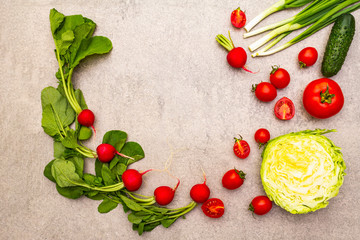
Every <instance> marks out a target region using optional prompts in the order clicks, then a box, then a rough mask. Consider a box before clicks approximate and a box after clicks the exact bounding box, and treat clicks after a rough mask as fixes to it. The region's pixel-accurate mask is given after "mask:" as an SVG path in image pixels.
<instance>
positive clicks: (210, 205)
mask: <svg viewBox="0 0 360 240" xmlns="http://www.w3.org/2000/svg"><path fill="white" fill-rule="evenodd" d="M201 209H202V210H203V212H204V213H205V215H206V216H208V217H211V218H219V217H221V216H222V215H224V211H225V208H224V203H223V202H222V201H221V200H220V199H218V198H210V199H208V200H207V201H206V202H204V203H203V205H202V206H201Z"/></svg>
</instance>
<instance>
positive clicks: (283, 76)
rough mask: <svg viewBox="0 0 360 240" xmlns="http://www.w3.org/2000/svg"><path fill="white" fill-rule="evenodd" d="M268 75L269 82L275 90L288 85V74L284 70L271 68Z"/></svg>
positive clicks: (276, 67)
mask: <svg viewBox="0 0 360 240" xmlns="http://www.w3.org/2000/svg"><path fill="white" fill-rule="evenodd" d="M272 69H273V70H272V71H271V73H270V82H271V84H272V85H274V87H276V88H279V89H281V88H285V87H286V86H287V85H289V83H290V74H289V73H288V71H286V70H285V69H284V68H279V67H278V66H273V67H272Z"/></svg>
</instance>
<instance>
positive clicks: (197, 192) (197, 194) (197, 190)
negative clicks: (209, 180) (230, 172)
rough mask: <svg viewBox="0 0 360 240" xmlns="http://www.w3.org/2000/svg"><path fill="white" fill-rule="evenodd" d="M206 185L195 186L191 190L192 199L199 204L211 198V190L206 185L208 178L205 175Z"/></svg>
mask: <svg viewBox="0 0 360 240" xmlns="http://www.w3.org/2000/svg"><path fill="white" fill-rule="evenodd" d="M204 179H205V180H204V183H201V184H196V185H194V186H193V187H192V188H191V190H190V197H191V198H192V199H193V200H194V201H195V202H197V203H203V202H205V201H206V200H208V198H209V196H210V189H209V187H208V186H207V185H206V176H205V174H204Z"/></svg>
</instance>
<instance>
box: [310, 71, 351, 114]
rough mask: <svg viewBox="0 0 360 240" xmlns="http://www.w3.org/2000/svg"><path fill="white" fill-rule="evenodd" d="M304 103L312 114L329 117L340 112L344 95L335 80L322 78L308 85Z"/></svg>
mask: <svg viewBox="0 0 360 240" xmlns="http://www.w3.org/2000/svg"><path fill="white" fill-rule="evenodd" d="M303 104H304V108H305V110H306V111H307V112H308V113H309V114H310V115H311V116H313V117H316V118H329V117H331V116H334V115H335V114H337V113H338V112H340V110H341V109H342V107H343V106H344V95H343V93H342V91H341V88H340V86H339V85H338V84H337V83H336V82H335V81H333V80H331V79H329V78H320V79H317V80H314V81H312V82H311V83H309V84H308V85H307V86H306V88H305V90H304V95H303Z"/></svg>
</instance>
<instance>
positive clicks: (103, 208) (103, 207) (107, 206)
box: [98, 198, 118, 213]
mask: <svg viewBox="0 0 360 240" xmlns="http://www.w3.org/2000/svg"><path fill="white" fill-rule="evenodd" d="M117 206H118V203H116V202H113V201H111V200H110V199H107V198H105V199H104V201H102V202H101V203H100V205H99V207H98V211H99V213H108V212H110V211H111V210H113V209H115V208H116V207H117Z"/></svg>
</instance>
